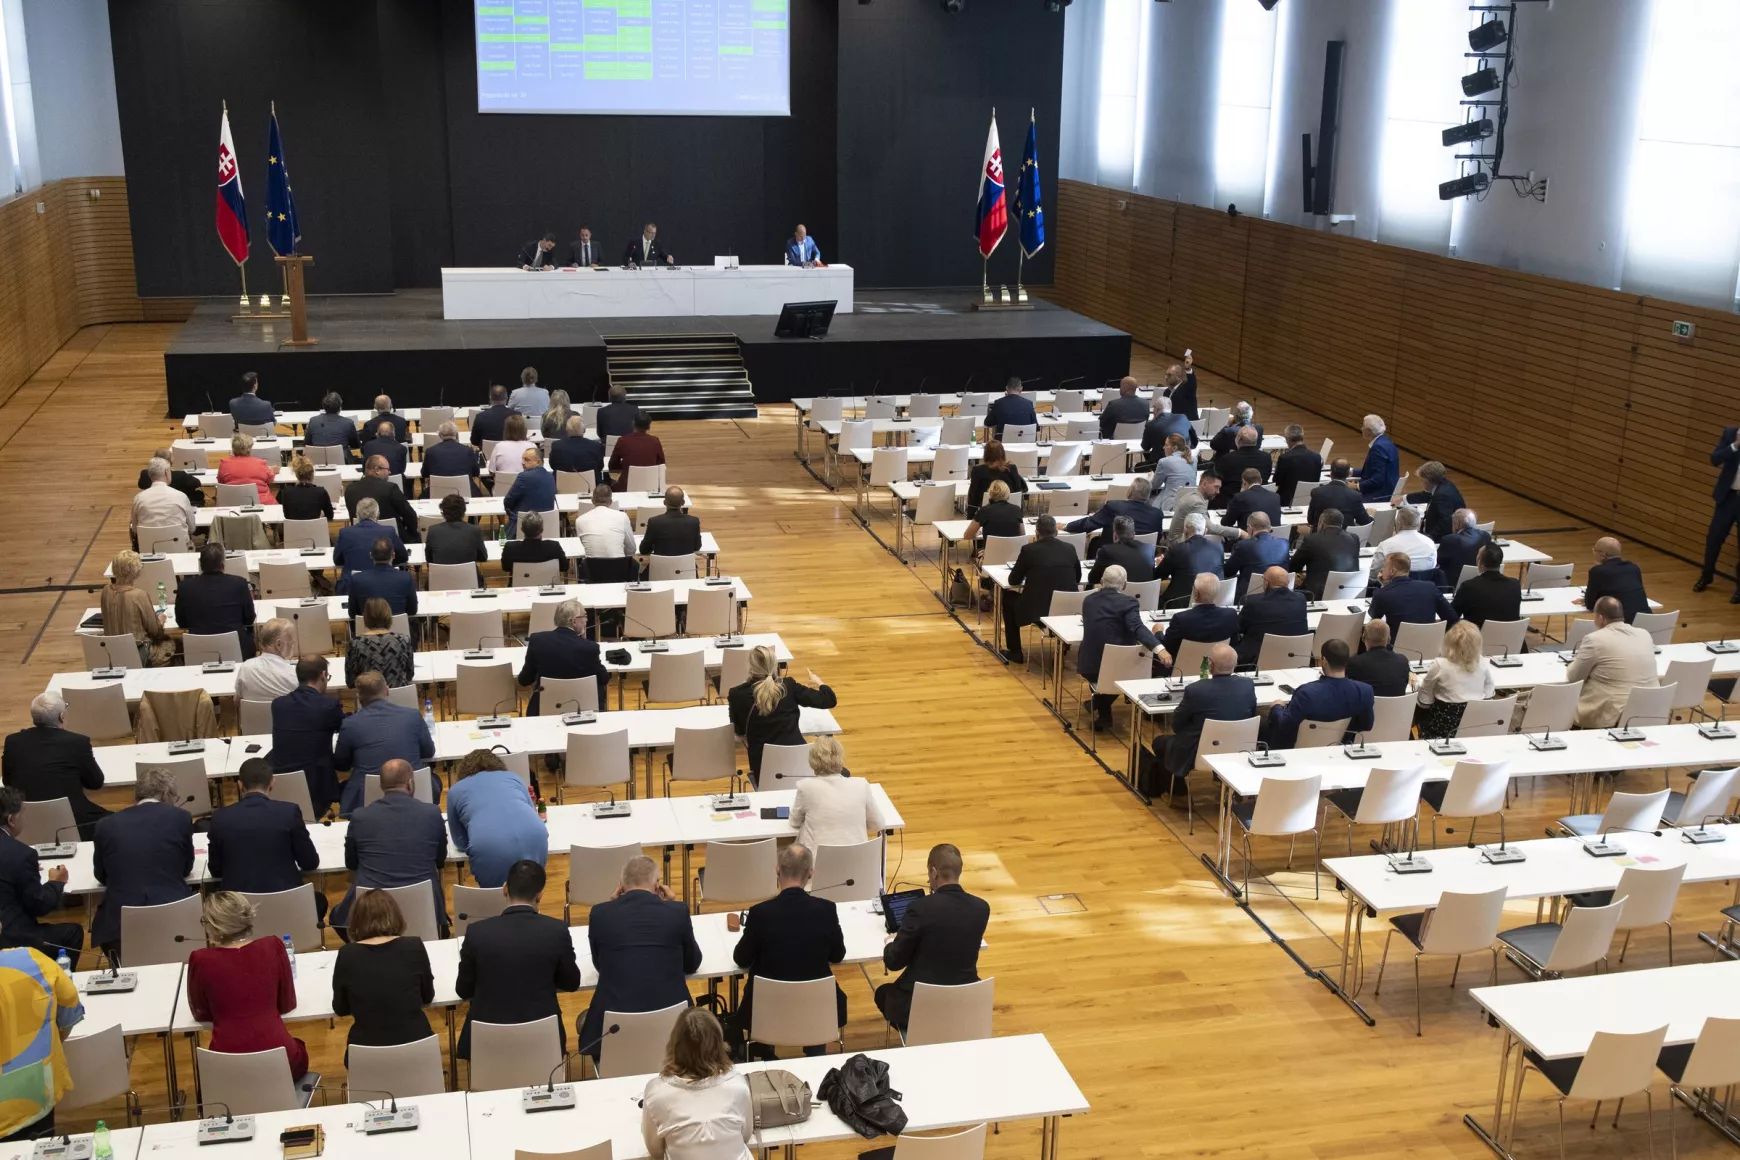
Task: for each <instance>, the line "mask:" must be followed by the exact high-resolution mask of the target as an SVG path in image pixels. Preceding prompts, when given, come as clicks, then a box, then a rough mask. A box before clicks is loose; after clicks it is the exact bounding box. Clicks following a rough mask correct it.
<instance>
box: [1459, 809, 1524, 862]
mask: <svg viewBox="0 0 1740 1160" xmlns="http://www.w3.org/2000/svg"><path fill="white" fill-rule="evenodd" d="M1444 832H1445V833H1451V832H1452V831H1450V830H1445V831H1444ZM1468 837H1469V841H1468V848H1469V849H1470V850H1472V849H1473V848H1474V829H1473V827H1472V826H1470V827H1469V831H1468ZM1480 860H1481V861H1482V862H1485V863H1487V864H1488V865H1491V866H1505V865H1509V864H1510V863H1513V862H1526V861H1528V856H1527V855H1526V854H1524V853H1523V852H1522V851H1521V850H1512V849H1511V848H1510V847H1509V845H1508V844H1507V839H1506V838H1505V834H1504V812H1503V811H1502V810H1501V811H1499V815H1498V845H1497V846H1496V847H1494V846H1488V847H1487V848H1486V849H1484V850H1482V851H1481V852H1480Z"/></svg>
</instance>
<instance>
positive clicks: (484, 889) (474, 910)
mask: <svg viewBox="0 0 1740 1160" xmlns="http://www.w3.org/2000/svg"><path fill="white" fill-rule="evenodd" d="M522 756H523V755H522ZM507 901H508V900H507V896H506V895H505V894H503V893H502V892H501V891H500V890H499V889H497V888H495V887H490V886H460V885H458V884H455V885H454V887H453V937H454V938H464V937H465V932H466V930H467V929H468V928H469V927H470V926H471V924H472V923H474V922H482V921H483V920H484V919H486V918H494V917H495V916H496V915H498V914H500V913H501V912H502V911H503V910H505V909H507ZM393 1094H395V1095H397V1094H398V1093H397V1092H394V1093H393Z"/></svg>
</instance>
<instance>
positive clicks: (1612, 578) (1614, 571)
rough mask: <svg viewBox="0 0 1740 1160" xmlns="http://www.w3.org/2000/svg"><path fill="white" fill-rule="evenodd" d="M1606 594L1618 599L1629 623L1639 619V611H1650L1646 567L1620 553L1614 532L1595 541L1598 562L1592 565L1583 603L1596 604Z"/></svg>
mask: <svg viewBox="0 0 1740 1160" xmlns="http://www.w3.org/2000/svg"><path fill="white" fill-rule="evenodd" d="M1603 596H1611V597H1613V598H1614V599H1615V600H1617V601H1619V605H1620V607H1621V608H1622V609H1624V611H1625V623H1627V624H1630V623H1631V622H1632V621H1634V620H1636V619H1637V614H1638V613H1640V612H1648V611H1649V595H1648V594H1647V593H1645V592H1644V590H1643V569H1641V568H1639V567H1638V566H1637V565H1636V564H1633V563H1632V562H1631V561H1630V560H1627V559H1625V558H1624V557H1623V556H1622V555H1621V554H1620V547H1619V541H1618V540H1616V539H1614V538H1613V537H1612V536H1602V537H1601V538H1600V539H1599V540H1596V541H1595V563H1594V564H1593V565H1592V566H1591V567H1590V568H1589V582H1588V583H1587V584H1586V585H1584V587H1583V607H1584V608H1594V607H1595V605H1596V603H1597V602H1599V601H1600V599H1601V598H1602V597H1603Z"/></svg>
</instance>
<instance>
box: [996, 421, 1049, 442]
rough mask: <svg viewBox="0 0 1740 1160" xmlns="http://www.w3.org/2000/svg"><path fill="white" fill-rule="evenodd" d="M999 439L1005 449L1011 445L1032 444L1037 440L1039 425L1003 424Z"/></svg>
mask: <svg viewBox="0 0 1740 1160" xmlns="http://www.w3.org/2000/svg"><path fill="white" fill-rule="evenodd" d="M999 438H1001V439H1002V441H1003V446H1005V447H1007V446H1009V445H1010V444H1011V443H1032V442H1034V441H1035V440H1037V439H1038V438H1039V424H1037V423H1005V424H1004V425H1003V434H1002V435H1001V436H1000V437H999Z"/></svg>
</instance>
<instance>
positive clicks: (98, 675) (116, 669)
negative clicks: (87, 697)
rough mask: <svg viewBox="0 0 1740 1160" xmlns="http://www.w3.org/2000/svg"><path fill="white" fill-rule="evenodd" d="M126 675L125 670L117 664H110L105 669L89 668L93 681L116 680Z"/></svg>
mask: <svg viewBox="0 0 1740 1160" xmlns="http://www.w3.org/2000/svg"><path fill="white" fill-rule="evenodd" d="M126 675H127V670H126V669H124V668H121V667H120V666H119V665H110V666H109V667H108V668H106V669H92V670H91V679H92V680H93V681H118V680H120V679H121V678H122V677H124V676H126Z"/></svg>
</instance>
